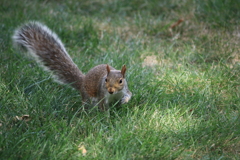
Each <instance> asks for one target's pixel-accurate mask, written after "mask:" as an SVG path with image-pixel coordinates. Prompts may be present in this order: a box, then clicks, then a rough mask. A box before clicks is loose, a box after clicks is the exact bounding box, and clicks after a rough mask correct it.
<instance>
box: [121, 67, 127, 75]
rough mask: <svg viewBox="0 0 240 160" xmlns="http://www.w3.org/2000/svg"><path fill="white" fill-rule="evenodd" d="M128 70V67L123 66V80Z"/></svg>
mask: <svg viewBox="0 0 240 160" xmlns="http://www.w3.org/2000/svg"><path fill="white" fill-rule="evenodd" d="M126 70H127V68H126V65H123V66H122V70H121V73H122V75H123V78H125V72H126Z"/></svg>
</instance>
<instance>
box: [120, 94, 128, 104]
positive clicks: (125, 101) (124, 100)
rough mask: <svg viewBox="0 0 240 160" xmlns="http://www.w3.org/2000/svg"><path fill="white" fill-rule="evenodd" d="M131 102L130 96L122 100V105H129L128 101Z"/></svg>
mask: <svg viewBox="0 0 240 160" xmlns="http://www.w3.org/2000/svg"><path fill="white" fill-rule="evenodd" d="M129 100H130V97H128V96H124V97H123V98H122V100H121V103H122V104H124V103H127V102H128V101H129Z"/></svg>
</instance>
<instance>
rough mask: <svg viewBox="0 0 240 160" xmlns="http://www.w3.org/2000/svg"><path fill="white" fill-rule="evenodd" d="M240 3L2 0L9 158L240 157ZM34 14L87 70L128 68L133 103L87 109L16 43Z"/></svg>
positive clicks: (2, 136) (3, 137)
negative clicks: (15, 33)
mask: <svg viewBox="0 0 240 160" xmlns="http://www.w3.org/2000/svg"><path fill="white" fill-rule="evenodd" d="M239 8H240V1H239V0H234V1H233V0H230V1H228V0H208V1H207V0H203V1H191V0H186V1H183V2H182V1H181V2H180V1H177V0H162V1H157V0H152V1H145V0H132V1H128V0H121V1H120V0H119V1H118V0H110V1H107V0H102V1H99V0H92V1H84V0H70V1H62V0H59V1H42V0H33V1H28V0H22V1H14V0H2V1H1V2H0V15H1V18H0V30H1V32H0V157H1V159H112V160H115V159H124V160H125V159H240V116H239V111H240V59H239V52H240V30H239V24H240V22H239V20H240V19H239V16H240V10H239ZM179 19H184V21H183V22H182V23H181V24H180V25H178V26H176V27H174V28H172V29H169V27H170V26H171V25H172V24H174V23H176V22H177V21H178V20H179ZM29 20H36V21H40V22H43V23H45V24H46V25H47V26H49V28H51V29H52V30H54V31H55V32H56V33H57V34H58V35H59V37H60V38H61V39H62V41H63V43H64V44H65V47H66V48H67V51H68V52H69V54H70V55H71V57H72V58H73V60H74V62H75V63H76V64H77V65H78V66H79V68H80V69H81V70H82V71H83V72H87V71H88V70H89V69H90V68H92V67H94V66H96V65H98V64H102V63H108V64H110V65H111V66H114V67H115V68H118V69H120V68H121V66H122V65H123V64H126V66H127V68H128V70H127V79H128V84H129V88H130V90H131V91H132V93H133V97H132V99H131V101H130V102H129V103H128V104H125V105H123V106H122V107H121V108H114V107H112V108H110V110H109V111H106V112H97V111H96V110H88V111H82V110H81V109H82V106H81V97H80V95H79V94H78V92H77V91H75V90H72V89H71V88H70V87H68V86H66V85H60V84H57V83H55V82H54V81H53V79H52V78H51V76H50V74H48V73H46V72H44V71H43V70H42V69H41V68H40V67H38V65H37V64H36V63H35V62H33V61H31V60H29V59H27V58H26V57H24V56H23V55H22V54H19V52H20V51H18V50H16V49H14V48H13V46H12V41H11V36H12V34H13V31H14V29H15V28H16V27H18V26H19V25H20V24H22V23H24V22H27V21H29ZM24 115H29V118H27V119H24V120H19V119H18V118H17V117H16V116H18V117H20V118H21V117H22V116H24ZM81 147H82V148H85V149H86V151H87V153H86V155H85V156H84V154H83V150H82V149H81Z"/></svg>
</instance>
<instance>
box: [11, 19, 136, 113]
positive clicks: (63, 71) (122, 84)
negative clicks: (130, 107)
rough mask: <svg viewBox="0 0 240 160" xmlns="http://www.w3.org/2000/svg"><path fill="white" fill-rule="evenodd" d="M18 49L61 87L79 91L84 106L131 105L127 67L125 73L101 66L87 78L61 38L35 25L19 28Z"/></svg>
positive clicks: (39, 24) (15, 34)
mask: <svg viewBox="0 0 240 160" xmlns="http://www.w3.org/2000/svg"><path fill="white" fill-rule="evenodd" d="M12 39H13V42H14V44H15V46H18V47H20V48H25V49H26V50H27V51H28V52H29V54H30V56H31V57H33V58H34V59H35V60H36V61H37V62H38V63H39V64H41V66H42V67H43V68H45V69H46V70H47V71H50V72H52V73H53V77H54V79H55V80H57V81H58V82H60V83H63V84H69V85H70V86H71V87H73V88H74V89H76V90H78V91H79V92H80V94H81V97H82V103H83V105H85V104H90V105H91V106H96V105H98V107H100V109H101V110H107V109H108V108H109V106H110V105H113V104H124V103H127V102H128V101H129V100H130V99H131V96H132V93H131V92H130V91H129V89H128V85H127V81H126V79H125V78H126V76H125V74H126V70H127V68H126V66H125V65H123V67H122V69H121V70H116V69H115V68H113V67H111V66H109V65H108V64H100V65H97V66H95V67H93V68H92V69H91V70H90V71H89V72H88V73H87V74H83V73H82V71H80V70H79V68H78V67H77V65H76V64H75V63H74V62H73V60H72V59H71V57H70V56H69V54H68V53H67V51H66V49H65V47H64V45H63V43H62V42H61V40H60V39H59V38H58V36H57V34H56V33H54V32H53V31H52V30H50V29H49V28H48V27H47V26H46V25H44V24H42V23H40V22H36V21H32V22H28V23H26V24H23V25H22V26H20V27H19V28H17V29H16V30H15V32H14V34H13V36H12Z"/></svg>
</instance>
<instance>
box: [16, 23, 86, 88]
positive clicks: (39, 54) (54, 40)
mask: <svg viewBox="0 0 240 160" xmlns="http://www.w3.org/2000/svg"><path fill="white" fill-rule="evenodd" d="M13 40H14V42H15V43H16V44H17V45H18V46H21V47H23V48H26V49H27V50H28V51H29V53H30V55H31V56H33V57H35V58H36V60H37V61H40V62H41V63H42V64H43V67H44V68H45V69H47V70H49V71H52V72H53V73H54V77H56V79H57V80H58V81H60V82H61V83H65V84H71V86H72V87H74V88H75V89H77V90H81V87H82V86H81V85H82V84H83V79H84V75H83V74H82V72H81V71H80V70H79V69H78V67H77V66H76V64H75V63H74V62H73V61H72V59H71V58H70V56H69V55H68V53H67V52H66V50H65V48H64V45H63V44H62V42H61V40H60V39H59V38H58V36H57V35H56V34H55V33H54V32H52V31H51V30H50V29H49V28H48V27H46V26H44V25H42V24H41V23H38V22H30V23H28V24H25V25H23V26H21V27H20V28H19V29H17V30H16V31H15V33H14V35H13Z"/></svg>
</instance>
